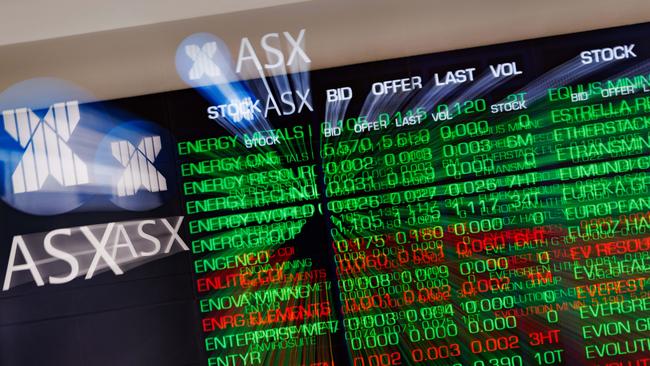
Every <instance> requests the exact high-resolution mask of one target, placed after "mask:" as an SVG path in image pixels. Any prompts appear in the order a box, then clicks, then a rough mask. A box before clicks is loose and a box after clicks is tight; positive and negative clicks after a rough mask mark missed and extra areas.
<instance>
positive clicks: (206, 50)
mask: <svg viewBox="0 0 650 366" xmlns="http://www.w3.org/2000/svg"><path fill="white" fill-rule="evenodd" d="M217 49H218V47H217V42H206V43H204V44H203V46H202V47H199V46H198V45H196V44H190V45H186V46H185V53H186V54H187V56H188V57H189V58H190V59H192V62H193V63H194V64H193V65H192V68H191V69H190V72H189V77H190V80H199V79H201V78H202V77H203V75H207V76H210V77H216V76H219V75H221V69H220V68H219V66H217V64H215V63H214V61H213V60H212V58H213V57H214V55H215V53H216V52H217Z"/></svg>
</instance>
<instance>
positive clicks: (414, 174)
mask: <svg viewBox="0 0 650 366" xmlns="http://www.w3.org/2000/svg"><path fill="white" fill-rule="evenodd" d="M317 46H318V45H315V44H310V43H309V30H308V29H306V30H305V29H303V30H299V31H292V32H283V33H272V34H269V35H266V36H264V37H261V39H257V38H254V37H250V38H248V37H247V38H243V39H242V42H241V44H240V48H239V49H237V50H232V51H233V53H232V55H230V54H229V53H228V52H226V50H227V47H226V46H225V45H224V44H223V42H221V41H220V40H219V39H218V38H216V37H214V36H211V35H208V34H198V35H196V36H191V37H188V39H186V40H185V41H184V42H183V44H181V45H180V46H179V48H178V53H177V58H176V65H177V68H178V71H179V75H180V76H181V77H183V78H184V79H185V80H186V81H187V82H188V83H189V84H190V85H191V86H192V88H190V89H187V90H180V91H174V92H167V93H160V94H154V95H147V96H141V97H134V98H127V99H121V100H114V101H109V102H102V103H87V104H84V103H81V102H79V103H78V104H77V103H75V102H74V100H78V99H79V98H82V97H79V96H75V95H74V91H70V92H69V93H70V94H71V95H72V96H71V97H70V98H68V99H69V100H68V99H65V100H61V99H57V100H48V102H47V103H45V104H43V105H39V107H40V108H41V112H38V108H36V107H34V109H33V112H32V110H30V109H26V108H29V105H22V106H21V105H18V104H16V103H14V101H15V100H16V99H17V98H14V97H13V95H14V94H16V93H13V94H12V93H10V92H11V90H9V91H7V92H5V93H3V94H2V95H0V102H2V103H0V104H2V107H3V110H4V112H3V118H4V131H5V132H4V136H3V138H4V139H6V141H5V140H3V150H5V152H4V155H3V163H4V164H3V167H2V170H3V172H4V176H3V181H4V183H5V184H4V187H3V188H2V192H1V193H2V194H3V200H4V202H5V204H3V206H2V214H3V217H6V218H7V219H6V220H4V221H5V222H3V223H2V224H0V225H4V226H1V227H0V228H1V233H2V237H1V238H2V240H3V243H5V244H6V245H3V246H2V248H1V249H0V259H2V262H1V264H0V266H2V267H0V268H1V269H3V270H2V275H4V278H3V279H2V280H3V292H2V294H0V304H2V305H1V309H2V310H1V311H0V321H1V322H2V323H0V340H1V342H0V360H4V362H0V363H2V364H5V362H6V364H8V365H18V364H20V365H28V364H29V365H31V364H38V362H47V360H57V362H55V364H88V365H115V364H129V365H130V364H140V365H154V364H157V365H187V364H193V365H194V364H197V365H198V364H200V365H210V366H212V365H219V366H234V365H300V366H303V365H304V366H307V365H312V366H317V365H319V366H325V365H331V366H333V365H353V366H389V365H453V366H527V365H594V366H595V365H599V366H606V365H608V366H642V365H648V364H650V363H649V361H650V333H649V332H650V296H649V295H650V292H649V291H650V250H649V249H650V197H649V190H650V171H649V169H650V154H649V152H650V25H649V24H640V25H633V26H627V27H620V28H612V29H604V30H598V31H592V32H585V33H579V34H572V35H565V36H556V37H549V38H542V39H535V40H528V41H520V42H514V43H508V44H500V45H494V46H486V47H480V48H472V49H465V50H457V51H450V52H444V53H438V54H430V55H421V56H413V57H408V58H402V59H393V60H386V61H380V62H373V63H367V64H359V65H351V66H345V67H339V68H333V69H324V70H312V71H309V64H310V63H311V59H310V55H309V49H310V47H317ZM261 49H263V50H265V51H266V52H261V51H259V50H261ZM256 50H257V51H256ZM278 70H281V71H282V72H278ZM246 72H259V73H261V74H260V75H264V74H263V73H264V72H266V76H262V77H259V78H253V79H249V80H246V81H240V80H244V78H243V77H242V76H241V75H244V74H246ZM58 95H59V96H60V94H58ZM66 95H67V94H66ZM74 98H76V99H74ZM11 103H14V104H11ZM20 108H22V109H20ZM106 116H110V118H108V117H106ZM62 121H64V122H65V123H64V122H62ZM52 148H58V149H59V151H60V156H61V159H60V161H59V160H57V159H58V158H56V159H55V158H53V157H52V156H53V155H52V154H51V153H50V151H52V150H51V149H52ZM7 151H8V152H7ZM66 156H68V160H66V159H65V157H66ZM43 187H45V189H42V188H43ZM61 197H63V198H66V199H65V202H70V201H71V200H72V201H73V204H70V205H69V204H66V203H63V202H64V201H59V199H61ZM9 244H11V245H9ZM37 304H38V305H37ZM41 307H43V308H46V309H42V308H41ZM34 347H36V348H39V349H41V350H42V352H36V353H35V352H33V349H34ZM77 348H79V349H77ZM118 350H119V352H117V351H118ZM111 351H112V352H117V353H118V354H121V356H116V355H115V354H113V353H112V352H111ZM126 354H128V355H126ZM116 357H118V358H117V359H116ZM119 357H122V358H119ZM116 360H119V361H120V362H121V363H119V362H118V363H116ZM64 361H65V362H68V363H65V362H64Z"/></svg>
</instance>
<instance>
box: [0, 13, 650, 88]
mask: <svg viewBox="0 0 650 366" xmlns="http://www.w3.org/2000/svg"><path fill="white" fill-rule="evenodd" d="M127 3H128V5H127ZM289 3H291V4H289ZM37 4H43V5H42V6H39V5H37ZM53 4H56V6H54V5H53ZM284 4H286V5H284ZM273 5H283V6H273ZM261 7H264V8H261ZM244 8H246V9H248V11H237V10H243V9H244ZM197 16H200V17H197ZM648 21H650V1H649V0H619V1H612V0H544V1H532V0H529V1H522V0H489V1H486V0H453V1H452V0H309V1H300V0H175V1H173V2H172V1H171V0H101V1H100V0H0V91H2V90H5V89H6V88H8V87H9V86H11V85H14V84H15V83H18V82H21V81H24V80H28V79H32V78H35V77H43V76H47V77H54V78H58V79H62V80H66V81H68V82H70V83H73V84H75V85H77V86H79V87H81V88H82V89H85V90H87V91H88V92H89V93H91V94H92V95H94V96H95V97H97V99H99V100H107V99H113V98H121V97H127V96H133V95H141V94H149V93H155V92H161V91H168V90H177V89H184V88H187V87H188V86H187V84H185V83H184V82H183V80H182V79H181V78H180V77H179V76H178V74H177V72H176V67H175V57H176V50H177V48H178V45H179V44H180V43H181V42H182V41H183V39H185V38H186V37H187V36H189V35H191V34H193V33H198V32H209V33H212V34H214V35H217V36H218V37H219V38H221V39H222V40H223V41H224V42H225V43H226V45H227V46H228V47H229V48H230V50H231V53H234V52H237V50H238V49H239V46H240V42H241V39H242V37H249V38H250V39H251V40H253V41H254V42H258V41H259V39H260V37H261V36H263V35H264V34H267V33H270V32H284V31H288V32H292V34H296V32H298V31H299V30H300V29H306V34H305V45H306V49H307V51H308V52H309V57H310V58H311V60H312V63H311V69H312V70H317V69H320V68H327V67H335V66H341V65H349V64H355V63H361V62H368V61H376V60H385V59H389V58H396V57H405V56H411V55H418V54H426V53H431V52H438V51H445V50H452V49H458V48H466V47H474V46H480V45H488V44H494V43H501V42H508V41H515V40H521V39H529V38H535V37H543V36H548V35H557V34H565V33H573V32H579V31H585V30H590V29H598V28H606V27H613V26H619V25H625V24H633V23H641V22H648ZM153 23H155V24H153ZM125 27H127V28H125ZM89 32H90V33H89ZM29 41H31V42H29ZM19 42H23V43H19ZM25 42H26V43H25ZM3 43H4V44H5V45H2V44H3ZM342 86H343V85H342Z"/></svg>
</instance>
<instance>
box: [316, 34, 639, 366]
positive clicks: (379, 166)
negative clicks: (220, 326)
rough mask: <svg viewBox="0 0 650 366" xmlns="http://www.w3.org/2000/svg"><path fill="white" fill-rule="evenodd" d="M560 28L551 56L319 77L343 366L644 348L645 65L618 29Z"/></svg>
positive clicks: (495, 361)
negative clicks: (599, 44) (603, 33)
mask: <svg viewBox="0 0 650 366" xmlns="http://www.w3.org/2000/svg"><path fill="white" fill-rule="evenodd" d="M568 43H569V44H568V45H565V47H566V48H565V49H564V51H563V53H559V52H557V50H555V54H556V55H560V56H558V57H565V58H564V59H558V60H553V61H552V62H555V63H552V64H550V65H543V63H536V64H534V65H537V66H536V67H534V66H531V65H529V64H527V63H526V58H525V57H521V56H520V55H513V56H511V57H509V56H507V55H506V56H504V55H501V56H500V57H496V58H495V59H498V60H499V61H498V62H493V63H490V62H480V63H479V62H475V63H469V62H468V63H467V64H466V65H462V66H460V67H459V66H458V65H455V66H454V67H447V68H445V67H436V72H434V73H431V74H426V73H425V72H423V73H421V74H417V73H412V74H408V75H396V74H388V73H386V74H380V73H378V74H379V76H377V77H373V76H374V75H372V76H369V75H364V79H365V84H364V80H361V81H359V80H357V81H356V82H353V81H351V82H350V83H349V84H347V85H346V84H345V83H339V84H334V83H331V84H332V86H331V87H330V88H331V89H328V90H327V98H328V101H327V105H326V108H325V121H324V122H323V123H322V125H321V139H322V148H321V156H322V159H323V172H324V189H325V190H324V193H325V197H326V199H327V203H326V218H327V221H328V225H329V230H330V235H331V237H332V238H331V239H332V248H333V250H334V253H335V255H334V259H335V264H336V269H337V275H338V280H339V281H338V288H339V291H340V301H341V307H342V313H343V315H344V320H343V324H344V328H345V331H346V342H347V346H348V349H349V352H350V355H351V359H352V363H353V364H354V365H401V364H408V365H410V364H431V363H434V362H435V363H440V364H450V365H474V366H483V365H497V366H499V365H502V366H517V365H562V364H584V365H612V366H614V365H626V366H629V365H645V364H646V363H647V362H648V361H650V359H648V354H649V352H650V347H649V346H650V344H649V343H648V341H649V339H648V338H647V332H648V331H649V329H650V328H649V327H648V319H649V318H648V316H649V315H650V313H649V312H648V310H650V309H649V308H648V306H649V305H650V299H648V290H647V286H648V285H650V283H649V281H648V277H647V273H648V272H649V271H650V266H649V264H650V263H649V261H650V260H649V259H648V256H649V255H650V253H649V251H648V249H650V239H649V238H648V233H647V228H648V225H649V221H648V218H649V215H650V213H649V211H650V206H649V204H650V202H649V199H648V189H649V187H650V180H649V177H648V168H649V160H648V159H649V157H648V153H649V149H650V137H649V132H650V129H649V127H650V125H649V122H650V117H649V113H650V107H649V106H650V103H649V100H650V99H649V97H648V95H649V94H648V93H650V73H649V72H650V70H648V68H647V67H645V66H644V65H645V63H644V62H645V60H638V59H637V60H633V59H629V60H625V59H623V58H624V57H623V56H621V55H625V50H627V51H628V52H627V55H628V57H629V58H632V57H631V55H635V58H636V53H632V52H631V48H633V46H631V45H630V44H622V45H621V46H616V47H617V48H615V47H610V48H596V47H585V46H582V45H581V44H580V43H579V42H573V43H572V42H568ZM592 43H593V42H592ZM614 44H615V43H614ZM519 46H521V47H524V48H525V46H526V45H522V44H519ZM502 49H503V48H502ZM524 51H528V54H532V55H534V56H535V57H543V56H544V55H545V54H546V53H545V52H543V51H540V50H536V51H534V50H530V49H529V50H524ZM524 51H522V53H525V52H524ZM547 51H548V52H551V50H547ZM636 52H638V53H639V54H642V53H641V52H640V51H636ZM486 53H487V54H494V52H487V50H485V49H480V50H479V51H477V52H476V54H477V55H478V54H486ZM615 54H617V55H619V57H618V59H616V58H615V57H613V56H612V57H610V56H607V55H615ZM645 54H647V53H645ZM597 55H600V56H601V57H597ZM603 55H606V56H603ZM443 56H448V57H449V58H453V56H454V55H453V54H449V55H447V54H445V55H435V56H432V57H431V59H432V60H433V59H434V58H438V57H442V58H444V57H443ZM509 58H510V59H509ZM476 59H477V60H478V59H481V60H485V58H479V57H478V56H477V58H476ZM596 60H598V61H596ZM425 62H426V60H425ZM540 65H543V68H541V67H540ZM401 69H402V70H404V69H407V68H406V67H402V68H401ZM351 74H354V71H352V72H351ZM386 75H388V76H386Z"/></svg>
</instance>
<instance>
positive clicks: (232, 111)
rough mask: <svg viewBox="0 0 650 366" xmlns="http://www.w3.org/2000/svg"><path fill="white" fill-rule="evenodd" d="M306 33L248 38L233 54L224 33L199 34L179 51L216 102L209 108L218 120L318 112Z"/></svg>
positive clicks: (186, 71)
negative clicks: (232, 55)
mask: <svg viewBox="0 0 650 366" xmlns="http://www.w3.org/2000/svg"><path fill="white" fill-rule="evenodd" d="M305 35H306V31H305V29H301V30H300V31H298V32H297V34H296V33H291V32H286V31H285V32H282V33H267V34H265V35H263V36H261V37H259V39H254V40H251V38H249V37H244V38H242V39H241V41H240V43H239V50H238V53H237V57H236V58H233V57H231V55H230V52H229V48H228V46H227V45H226V44H225V43H224V42H223V40H221V39H220V38H219V37H217V36H215V35H212V34H209V33H196V34H193V35H191V36H189V37H187V38H186V39H185V40H183V42H181V44H180V45H179V47H178V49H177V50H176V69H177V72H178V75H179V76H180V77H181V78H182V79H183V80H184V81H185V82H186V83H187V84H188V85H190V86H192V87H194V88H197V89H199V91H201V92H202V93H203V94H204V95H205V96H206V98H207V99H208V100H210V101H211V102H212V105H211V106H210V107H209V108H208V110H207V112H208V118H209V119H212V120H224V121H229V122H234V123H239V122H252V121H254V120H256V119H258V118H262V117H263V118H264V119H265V118H268V117H269V116H278V117H281V116H288V115H293V114H300V113H302V112H303V111H311V112H313V110H314V109H313V107H312V101H311V95H310V92H311V90H310V87H309V77H308V75H307V74H306V72H308V71H309V69H310V66H311V62H312V61H311V58H310V57H309V55H308V54H307V51H306V50H305ZM243 80H246V82H244V81H243Z"/></svg>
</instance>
